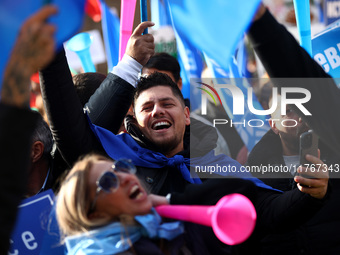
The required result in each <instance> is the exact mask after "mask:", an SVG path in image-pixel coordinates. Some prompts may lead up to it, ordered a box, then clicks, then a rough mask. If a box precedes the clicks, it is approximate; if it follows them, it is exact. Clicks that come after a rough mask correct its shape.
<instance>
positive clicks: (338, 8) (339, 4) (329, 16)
mask: <svg viewBox="0 0 340 255" xmlns="http://www.w3.org/2000/svg"><path fill="white" fill-rule="evenodd" d="M323 10H324V12H323V17H324V22H325V25H329V24H331V23H333V22H334V21H336V20H337V19H340V0H324V2H323Z"/></svg>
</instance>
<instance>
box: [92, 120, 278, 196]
mask: <svg viewBox="0 0 340 255" xmlns="http://www.w3.org/2000/svg"><path fill="white" fill-rule="evenodd" d="M88 119H89V123H90V127H91V129H92V131H93V132H94V133H95V135H96V136H97V138H98V139H99V141H100V142H101V144H102V146H103V148H104V150H105V151H106V153H107V154H108V155H109V156H110V157H111V158H113V159H119V158H128V159H131V160H132V162H133V163H134V164H135V165H136V166H140V167H148V168H162V167H165V166H172V167H175V168H177V169H178V170H179V171H180V172H181V174H182V176H183V178H184V179H185V180H186V181H188V182H190V183H196V184H201V183H202V181H201V180H200V179H199V177H198V176H197V174H196V173H195V172H194V171H191V175H190V171H189V169H190V166H191V167H195V166H214V165H215V166H216V165H219V166H230V167H234V169H236V171H229V172H219V173H216V174H219V175H223V176H230V177H237V178H242V179H246V180H250V181H252V182H253V183H255V185H257V186H258V187H261V188H265V189H270V190H275V191H279V192H282V191H280V190H277V189H274V188H272V187H270V186H268V185H267V184H265V183H263V182H262V181H261V180H259V179H257V178H255V177H253V176H252V175H251V173H249V172H243V171H241V164H240V163H239V162H237V161H236V160H233V159H232V158H230V157H228V156H227V155H224V154H219V155H215V153H214V151H213V150H211V151H210V152H209V153H207V154H206V155H204V156H202V157H196V158H191V159H189V158H184V157H183V156H182V155H175V156H173V157H171V158H167V157H166V156H164V155H163V154H162V153H159V152H155V151H152V150H149V149H146V148H143V147H141V146H140V145H139V144H138V143H137V142H136V141H135V140H134V139H133V138H132V137H131V136H130V135H129V134H121V135H115V134H113V133H112V132H111V131H109V130H107V129H105V128H102V127H99V126H96V125H94V124H93V123H91V121H90V118H88Z"/></svg>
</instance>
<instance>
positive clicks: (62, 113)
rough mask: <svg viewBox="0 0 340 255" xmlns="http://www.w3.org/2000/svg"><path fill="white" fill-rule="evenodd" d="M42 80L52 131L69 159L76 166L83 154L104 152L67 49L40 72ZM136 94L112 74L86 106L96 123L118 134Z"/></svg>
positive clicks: (62, 151)
mask: <svg viewBox="0 0 340 255" xmlns="http://www.w3.org/2000/svg"><path fill="white" fill-rule="evenodd" d="M40 80H41V92H42V96H43V100H44V104H45V108H46V112H47V116H48V119H49V122H50V127H51V130H52V134H53V136H54V139H55V141H56V144H57V147H58V149H59V151H60V152H61V154H62V156H63V158H64V159H65V160H66V162H67V163H68V164H69V165H72V164H73V163H74V162H75V161H76V160H77V159H78V158H79V156H81V155H84V154H87V153H90V152H97V153H104V149H103V148H102V146H101V144H100V142H99V141H98V140H97V138H96V137H95V135H94V133H93V132H92V130H91V129H90V126H89V124H88V120H87V117H86V115H85V114H84V112H83V108H82V105H81V103H80V100H79V98H78V96H77V93H76V90H75V88H74V86H73V81H72V76H71V73H70V70H69V67H68V64H67V60H66V56H65V51H64V50H62V51H61V52H59V53H58V54H57V56H56V58H55V59H54V61H53V62H52V63H51V64H50V65H49V66H48V67H47V68H45V69H44V70H42V71H41V72H40ZM132 96H133V87H132V86H131V85H130V84H128V83H127V82H125V81H124V80H123V79H121V78H120V77H118V76H116V75H114V74H112V73H109V74H108V75H107V78H106V79H105V80H104V81H103V83H102V84H101V85H100V87H99V88H98V89H97V91H96V92H95V94H94V95H92V97H91V98H90V100H89V102H88V103H87V104H86V105H85V109H86V110H87V112H88V114H89V116H90V118H91V120H92V121H93V122H94V124H96V125H98V126H102V127H105V128H107V129H109V130H111V131H112V132H114V133H116V132H117V131H118V129H119V127H120V125H121V123H122V121H123V119H124V116H125V114H126V112H127V110H128V108H129V107H130V104H131V101H132Z"/></svg>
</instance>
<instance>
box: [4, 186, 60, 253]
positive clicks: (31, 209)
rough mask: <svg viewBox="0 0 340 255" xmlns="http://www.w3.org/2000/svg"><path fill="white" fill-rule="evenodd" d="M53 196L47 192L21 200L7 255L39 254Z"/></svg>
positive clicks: (50, 191) (50, 192)
mask: <svg viewBox="0 0 340 255" xmlns="http://www.w3.org/2000/svg"><path fill="white" fill-rule="evenodd" d="M53 199H54V194H53V192H52V190H47V191H45V192H43V193H41V194H38V195H36V196H34V197H31V198H28V199H25V200H23V202H22V203H21V204H20V206H19V211H18V217H17V221H16V225H15V228H14V231H13V233H12V237H11V239H10V242H11V247H10V250H9V252H8V255H12V254H13V255H14V254H25V255H31V254H32V255H33V254H34V255H36V254H39V252H40V249H41V245H42V241H43V238H44V235H45V232H46V230H47V226H48V220H49V214H50V211H51V208H52V205H53Z"/></svg>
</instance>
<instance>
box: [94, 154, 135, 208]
mask: <svg viewBox="0 0 340 255" xmlns="http://www.w3.org/2000/svg"><path fill="white" fill-rule="evenodd" d="M114 172H121V173H127V174H135V173H136V167H135V165H134V164H132V162H131V160H128V159H119V160H117V161H115V162H114V163H113V165H112V169H109V170H107V171H105V172H103V173H102V174H101V175H100V176H99V177H98V179H97V181H96V184H97V190H96V195H95V197H94V199H93V202H92V204H91V207H90V212H93V211H94V208H95V206H96V201H97V199H98V195H99V192H100V191H104V192H106V193H110V192H115V191H116V190H117V189H118V187H119V178H118V176H117V175H116V174H115V173H114Z"/></svg>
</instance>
